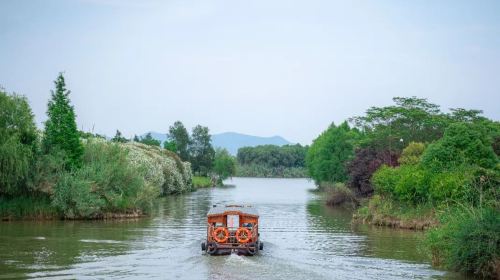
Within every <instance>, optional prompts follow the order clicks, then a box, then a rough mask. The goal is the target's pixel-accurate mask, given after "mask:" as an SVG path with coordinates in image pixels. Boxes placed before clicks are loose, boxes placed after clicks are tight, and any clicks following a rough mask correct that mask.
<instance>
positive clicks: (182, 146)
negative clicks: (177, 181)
mask: <svg viewBox="0 0 500 280" xmlns="http://www.w3.org/2000/svg"><path fill="white" fill-rule="evenodd" d="M167 138H168V140H169V141H168V143H169V144H168V145H169V146H168V147H170V148H168V147H167V146H165V149H168V150H170V151H173V152H177V154H178V155H179V156H180V157H181V159H182V160H183V161H188V160H189V144H190V143H191V139H190V137H189V133H188V131H187V129H186V127H184V125H183V124H182V122H180V121H176V122H175V123H174V125H172V126H171V127H170V128H169V129H168V134H167ZM172 147H175V150H172V149H171V148H172Z"/></svg>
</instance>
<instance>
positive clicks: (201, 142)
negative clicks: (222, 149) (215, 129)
mask: <svg viewBox="0 0 500 280" xmlns="http://www.w3.org/2000/svg"><path fill="white" fill-rule="evenodd" d="M211 141H212V136H211V135H210V133H209V130H208V127H205V126H201V125H197V126H195V127H194V128H193V133H192V134H191V142H190V145H189V154H190V159H191V160H190V161H191V164H192V167H193V171H194V173H195V174H197V175H203V176H206V175H207V174H208V173H209V172H210V171H211V170H212V166H213V162H214V157H215V150H214V148H213V147H212V144H211Z"/></svg>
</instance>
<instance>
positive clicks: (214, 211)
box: [207, 205, 259, 217]
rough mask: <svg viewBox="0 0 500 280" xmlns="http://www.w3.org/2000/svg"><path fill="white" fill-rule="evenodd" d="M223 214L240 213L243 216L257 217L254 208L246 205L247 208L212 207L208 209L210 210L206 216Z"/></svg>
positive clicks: (235, 206)
mask: <svg viewBox="0 0 500 280" xmlns="http://www.w3.org/2000/svg"><path fill="white" fill-rule="evenodd" d="M225 212H241V213H243V214H247V215H252V216H257V217H259V212H257V209H255V208H254V207H252V206H249V205H247V206H243V205H225V206H220V205H214V207H212V208H210V210H209V211H208V214H207V216H212V215H222V214H224V213H225Z"/></svg>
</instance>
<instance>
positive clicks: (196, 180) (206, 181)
mask: <svg viewBox="0 0 500 280" xmlns="http://www.w3.org/2000/svg"><path fill="white" fill-rule="evenodd" d="M193 186H194V188H195V189H199V188H209V187H212V186H213V184H212V180H211V179H210V178H209V177H204V176H193Z"/></svg>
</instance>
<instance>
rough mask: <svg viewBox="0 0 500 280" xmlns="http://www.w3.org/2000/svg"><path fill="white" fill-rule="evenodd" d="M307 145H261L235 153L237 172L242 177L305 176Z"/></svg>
mask: <svg viewBox="0 0 500 280" xmlns="http://www.w3.org/2000/svg"><path fill="white" fill-rule="evenodd" d="M307 148H308V147H307V146H305V147H304V146H301V145H300V144H296V145H284V146H276V145H261V146H256V147H242V148H240V149H238V153H237V156H236V158H237V161H238V167H237V174H238V176H242V177H306V176H307V175H306V170H305V157H306V153H307Z"/></svg>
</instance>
